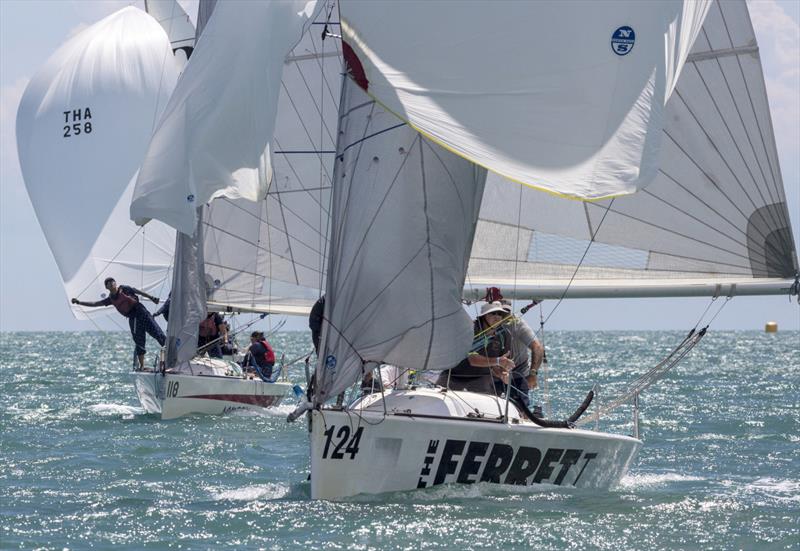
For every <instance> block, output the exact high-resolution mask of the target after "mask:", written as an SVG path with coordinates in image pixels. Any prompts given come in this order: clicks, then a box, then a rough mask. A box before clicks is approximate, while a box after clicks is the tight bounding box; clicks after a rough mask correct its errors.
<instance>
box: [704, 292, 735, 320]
mask: <svg viewBox="0 0 800 551" xmlns="http://www.w3.org/2000/svg"><path fill="white" fill-rule="evenodd" d="M732 298H733V297H730V296H728V297H725V302H723V303H722V305H721V306H720V307H719V310H717V313H716V314H714V317H712V318H711V319H710V320H708V323H707V324H706V327H708V326H710V325H711V324H712V323H714V320H715V319H717V316H718V315H719V314H720V312H722V309H723V308H725V306H726V305H727V304H728V303H729V302H730V301H731V299H732Z"/></svg>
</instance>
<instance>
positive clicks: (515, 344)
mask: <svg viewBox="0 0 800 551" xmlns="http://www.w3.org/2000/svg"><path fill="white" fill-rule="evenodd" d="M501 304H502V306H503V310H504V313H505V321H504V323H503V325H504V327H505V328H506V330H507V331H508V334H509V336H510V341H511V342H510V348H511V359H512V361H513V362H514V369H513V370H512V371H511V377H510V378H511V384H510V386H511V391H510V397H511V398H516V399H518V400H519V401H521V402H522V403H523V404H524V405H525V407H528V406H529V405H530V399H529V397H528V390H529V388H536V386H537V380H536V377H537V374H538V373H539V366H540V365H541V364H542V358H543V357H544V348H543V347H542V344H541V343H540V342H539V341H538V340H536V336H535V334H534V332H533V329H531V327H530V326H529V325H528V324H527V323H526V322H525V320H523V319H522V318H520V317H516V316H514V315H513V314H512V313H511V303H510V302H509V301H505V300H503V301H501ZM495 386H496V387H497V388H498V390H506V388H507V387H508V385H506V384H504V383H502V382H501V381H495Z"/></svg>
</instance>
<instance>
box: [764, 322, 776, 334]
mask: <svg viewBox="0 0 800 551" xmlns="http://www.w3.org/2000/svg"><path fill="white" fill-rule="evenodd" d="M764 331H766V332H767V333H777V332H778V322H776V321H768V322H767V324H766V325H765V326H764Z"/></svg>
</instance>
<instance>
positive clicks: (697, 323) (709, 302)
mask: <svg viewBox="0 0 800 551" xmlns="http://www.w3.org/2000/svg"><path fill="white" fill-rule="evenodd" d="M717 298H719V297H711V300H710V301H708V306H706V309H705V310H703V313H702V314H700V317H699V318H697V322H696V323H695V324H694V329H697V326H698V325H700V322H701V321H703V318H704V317H706V314H707V313H708V311H709V310H710V309H711V306H712V305H713V304H714V301H716V300H717Z"/></svg>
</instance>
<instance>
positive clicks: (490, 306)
mask: <svg viewBox="0 0 800 551" xmlns="http://www.w3.org/2000/svg"><path fill="white" fill-rule="evenodd" d="M495 312H498V313H504V312H505V310H504V309H503V305H502V304H500V303H499V302H487V303H486V304H484V305H483V306H481V316H480V317H483V316H485V315H486V314H492V313H495Z"/></svg>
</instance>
